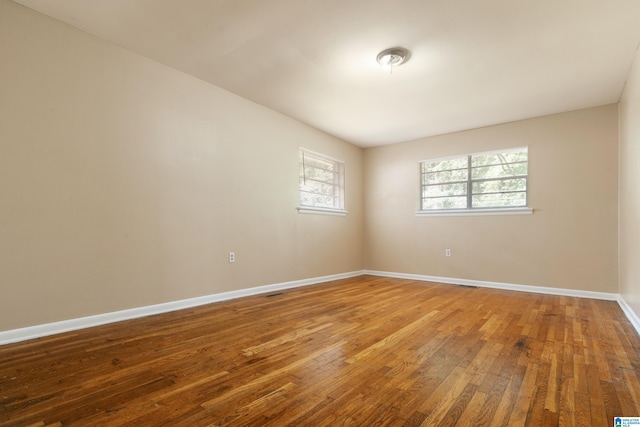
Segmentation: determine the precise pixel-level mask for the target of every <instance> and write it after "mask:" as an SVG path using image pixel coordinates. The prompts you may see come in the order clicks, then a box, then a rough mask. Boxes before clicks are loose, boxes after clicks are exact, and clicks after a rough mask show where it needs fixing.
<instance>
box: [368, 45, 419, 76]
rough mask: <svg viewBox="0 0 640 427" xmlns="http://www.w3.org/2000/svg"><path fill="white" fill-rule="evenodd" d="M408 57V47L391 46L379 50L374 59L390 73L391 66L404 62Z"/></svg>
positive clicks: (391, 70)
mask: <svg viewBox="0 0 640 427" xmlns="http://www.w3.org/2000/svg"><path fill="white" fill-rule="evenodd" d="M410 57H411V52H409V49H405V48H404V47H391V48H389V49H385V50H383V51H382V52H380V53H379V54H378V56H377V57H376V59H377V60H378V64H380V65H382V67H383V68H385V69H388V70H389V73H392V72H393V67H398V66H400V65H402V64H404V63H405V62H407V61H408V60H409V58H410Z"/></svg>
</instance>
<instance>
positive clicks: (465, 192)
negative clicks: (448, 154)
mask: <svg viewBox="0 0 640 427" xmlns="http://www.w3.org/2000/svg"><path fill="white" fill-rule="evenodd" d="M469 166H471V168H470V170H469ZM469 173H470V174H471V176H468V174H469ZM527 176H528V148H527V147H524V148H518V149H515V150H506V151H504V152H487V153H477V154H471V155H465V156H460V157H458V158H453V159H448V160H433V161H429V160H427V161H425V162H422V164H421V177H420V180H421V187H422V190H421V202H422V206H421V208H422V209H424V210H429V209H467V208H492V207H521V206H527ZM467 180H470V181H471V188H467V186H468V183H467Z"/></svg>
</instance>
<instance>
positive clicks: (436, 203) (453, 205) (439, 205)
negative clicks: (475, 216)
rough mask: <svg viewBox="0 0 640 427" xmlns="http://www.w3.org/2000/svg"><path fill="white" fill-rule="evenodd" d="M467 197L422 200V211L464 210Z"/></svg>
mask: <svg viewBox="0 0 640 427" xmlns="http://www.w3.org/2000/svg"><path fill="white" fill-rule="evenodd" d="M466 207H467V196H461V197H460V196H458V197H441V198H437V199H422V209H423V210H429V209H465V208H466Z"/></svg>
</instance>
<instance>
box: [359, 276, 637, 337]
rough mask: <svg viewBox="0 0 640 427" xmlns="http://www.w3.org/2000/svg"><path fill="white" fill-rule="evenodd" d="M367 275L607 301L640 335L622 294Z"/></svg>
mask: <svg viewBox="0 0 640 427" xmlns="http://www.w3.org/2000/svg"><path fill="white" fill-rule="evenodd" d="M365 274H371V275H374V276H383V277H394V278H398V279H410V280H422V281H426V282H437V283H447V284H451V285H469V286H478V287H484V288H494V289H505V290H509V291H520V292H533V293H538V294H549V295H560V296H567V297H577V298H591V299H599V300H605V301H616V302H617V303H618V305H619V306H620V308H621V309H622V311H623V312H624V314H625V316H627V319H629V322H631V325H632V326H633V327H634V329H635V330H636V332H637V333H638V335H640V318H639V317H638V315H637V314H636V313H635V312H634V311H633V310H632V309H631V307H630V306H629V304H627V302H626V301H625V300H624V298H622V296H621V295H620V294H612V293H607V292H593V291H580V290H575V289H562V288H549V287H542V286H529V285H515V284H512V283H501V282H484V281H480V280H468V279H454V278H451V277H439V276H424V275H420V274H406V273H392V272H388V271H373V270H365Z"/></svg>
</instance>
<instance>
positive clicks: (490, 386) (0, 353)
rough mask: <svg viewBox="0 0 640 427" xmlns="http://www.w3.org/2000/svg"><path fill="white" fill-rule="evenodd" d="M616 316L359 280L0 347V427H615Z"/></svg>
mask: <svg viewBox="0 0 640 427" xmlns="http://www.w3.org/2000/svg"><path fill="white" fill-rule="evenodd" d="M639 415H640V338H639V337H638V335H637V334H636V332H635V331H634V330H633V328H632V326H631V325H630V323H629V322H628V321H627V320H626V318H625V317H624V315H623V313H622V311H621V310H620V308H619V307H618V305H617V303H615V302H610V301H597V300H590V299H579V298H569V297H560V296H549V295H540V294H528V293H518V292H512V291H500V290H493V289H483V288H471V287H462V286H453V285H442V284H435V283H428V282H415V281H410V280H400V279H389V278H381V277H372V276H362V277H358V278H354V279H346V280H341V281H336V282H331V283H326V284H321V285H314V286H309V287H304V288H298V289H295V290H287V291H282V294H281V295H272V296H265V295H261V296H254V297H248V298H243V299H238V300H234V301H229V302H223V303H217V304H211V305H207V306H202V307H198V308H194V309H188V310H182V311H178V312H173V313H167V314H162V315H157V316H151V317H147V318H143V319H137V320H131V321H127V322H121V323H117V324H110V325H105V326H100V327H96V328H91V329H85V330H81V331H76V332H71V333H66V334H61V335H57V336H52V337H47V338H41V339H37V340H32V341H28V342H23V343H17V344H11V345H6V346H3V347H0V426H68V425H81V426H119V425H136V426H163V425H166V426H223V425H229V426H244V425H249V426H287V425H291V426H314V427H315V426H342V425H352V426H374V425H376V426H418V425H423V426H454V425H457V426H589V427H592V426H593V427H595V426H611V425H612V423H613V417H614V416H639Z"/></svg>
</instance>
